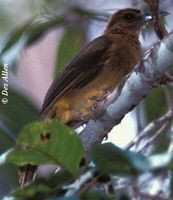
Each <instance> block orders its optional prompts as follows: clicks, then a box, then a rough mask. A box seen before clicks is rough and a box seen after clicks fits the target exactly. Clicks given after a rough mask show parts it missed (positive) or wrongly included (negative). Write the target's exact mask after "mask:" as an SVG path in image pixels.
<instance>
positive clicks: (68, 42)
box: [55, 26, 85, 74]
mask: <svg viewBox="0 0 173 200" xmlns="http://www.w3.org/2000/svg"><path fill="white" fill-rule="evenodd" d="M84 42H85V34H84V31H83V30H82V28H80V27H77V26H74V27H71V28H68V29H67V30H66V32H65V33H64V35H63V38H62V40H61V43H60V45H59V46H58V49H57V59H56V64H55V74H57V73H58V72H60V71H61V70H62V69H63V68H64V67H65V66H66V65H67V64H68V63H69V62H70V61H71V60H72V58H73V57H74V56H75V55H76V53H77V52H78V51H79V49H80V48H81V47H82V45H83V44H84Z"/></svg>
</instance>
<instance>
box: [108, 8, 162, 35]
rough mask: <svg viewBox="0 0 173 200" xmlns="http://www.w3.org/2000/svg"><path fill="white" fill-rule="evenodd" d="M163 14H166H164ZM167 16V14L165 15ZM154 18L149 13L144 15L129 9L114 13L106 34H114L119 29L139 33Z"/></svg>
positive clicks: (139, 11)
mask: <svg viewBox="0 0 173 200" xmlns="http://www.w3.org/2000/svg"><path fill="white" fill-rule="evenodd" d="M163 13H166V12H162V15H163ZM165 15H166V14H165ZM152 19H153V18H152V16H151V15H150V14H148V13H142V11H141V10H138V9H133V8H127V9H124V10H119V11H118V12H116V13H114V14H113V15H112V17H111V19H110V22H109V23H108V26H107V28H106V31H105V32H106V33H114V32H116V31H117V30H118V29H123V30H125V31H128V32H132V33H138V32H139V31H140V30H141V29H142V27H143V26H144V25H145V24H146V22H148V21H151V20H152Z"/></svg>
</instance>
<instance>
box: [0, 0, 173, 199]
mask: <svg viewBox="0 0 173 200" xmlns="http://www.w3.org/2000/svg"><path fill="white" fill-rule="evenodd" d="M127 7H135V8H140V9H143V10H144V11H148V7H147V5H146V4H144V3H143V1H142V0H140V1H139V0H133V1H130V0H126V1H118V0H99V1H98V0H95V1H94V0H85V1H84V0H69V1H68V0H66V1H65V0H64V1H63V0H54V1H53V0H37V1H34V0H25V1H21V0H1V1H0V44H1V45H0V50H1V51H2V50H4V49H3V48H4V47H5V46H8V48H7V50H6V51H5V53H4V54H3V55H2V54H1V67H2V65H3V63H7V64H8V66H9V96H8V99H9V102H8V104H7V105H3V104H0V153H1V154H2V153H3V152H5V151H6V150H8V149H9V148H11V147H13V145H14V142H15V138H16V136H17V134H18V132H19V131H20V129H21V128H22V127H23V126H24V125H25V124H27V123H29V122H32V121H35V120H37V115H38V112H39V109H40V107H41V105H42V102H43V98H44V96H45V94H46V91H47V89H48V88H49V86H50V84H51V82H52V80H53V79H54V77H55V75H56V74H57V73H58V72H59V71H61V70H62V69H63V67H65V66H66V65H67V63H68V62H69V61H70V60H71V58H72V57H73V56H74V55H75V54H76V52H77V51H78V50H79V49H80V48H81V47H82V46H83V45H84V44H85V43H87V42H88V41H90V40H92V39H93V38H95V37H97V36H99V35H101V34H102V32H103V31H104V28H105V26H106V23H107V22H106V21H105V18H104V17H103V16H107V15H110V14H111V13H113V12H114V11H115V10H118V9H121V8H127ZM160 9H161V10H164V11H168V12H170V16H167V17H166V18H165V19H164V20H165V24H166V27H167V29H168V31H170V30H172V29H173V23H172V17H173V4H172V1H171V0H165V1H161V3H160ZM95 14H99V15H100V16H101V17H100V18H99V19H98V18H97V19H96V17H95ZM31 19H33V20H35V21H36V22H35V26H29V25H28V26H26V25H27V24H29V22H30V21H31ZM54 19H58V20H59V19H61V20H60V21H59V22H57V23H56V25H51V26H43V25H42V24H44V23H46V22H50V21H53V20H54ZM62 19H66V21H63V20H62ZM24 26H26V27H25V30H26V28H28V29H27V31H28V32H27V34H24V33H22V34H20V33H21V31H20V28H21V27H24ZM14 29H15V30H17V34H16V32H14ZM14 33H15V34H14ZM43 33H44V34H43ZM13 35H15V36H13ZM19 36H20V37H19ZM10 38H11V39H12V40H11V45H7V41H9V39H10ZM140 40H141V43H142V45H143V47H144V49H147V48H149V47H150V46H151V45H152V44H153V43H155V42H156V41H157V40H158V39H157V37H156V35H155V33H154V32H153V28H152V25H151V24H150V25H148V26H147V28H146V29H145V31H143V33H142V34H141V36H140ZM26 41H27V42H26ZM0 83H1V85H0V86H1V87H2V80H1V82H0ZM171 93H172V88H168V87H162V88H158V89H154V90H153V91H152V93H151V94H150V95H149V96H148V97H147V98H146V99H145V100H144V102H141V104H140V105H139V106H138V107H137V108H136V109H135V111H133V112H132V113H130V114H128V115H127V116H126V117H125V118H124V119H123V121H122V123H121V124H120V125H118V126H116V128H115V129H114V130H113V131H112V133H111V134H110V136H109V138H108V141H109V140H111V141H112V142H115V143H116V144H117V145H119V146H123V147H124V146H125V145H126V144H127V143H128V142H129V141H130V139H131V138H132V136H134V135H135V134H136V133H138V132H139V131H140V130H141V129H142V128H143V127H145V125H146V124H148V123H149V122H151V121H152V120H153V119H155V118H157V117H159V116H161V115H162V114H163V113H164V112H165V111H166V110H167V107H168V103H170V98H171V97H170V94H171ZM168 96H169V97H168ZM168 101H169V102H168ZM169 128H170V127H169V126H168V127H166V129H169ZM163 131H166V130H165V129H164V130H163ZM115 132H116V134H115ZM167 140H169V136H168V135H164V138H163V137H162V136H160V138H159V139H158V141H157V143H156V144H155V147H153V148H152V149H149V150H150V151H163V150H164V149H165V147H166V145H167ZM16 185H17V174H16V169H15V167H14V166H11V165H7V164H6V165H5V166H3V167H1V168H0V197H1V196H4V194H7V193H8V192H9V191H10V190H11V189H12V188H14V187H16Z"/></svg>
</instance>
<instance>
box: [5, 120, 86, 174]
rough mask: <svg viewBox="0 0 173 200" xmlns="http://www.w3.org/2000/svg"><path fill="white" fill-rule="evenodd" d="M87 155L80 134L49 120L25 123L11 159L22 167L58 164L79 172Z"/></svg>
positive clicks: (72, 172) (10, 156) (70, 170)
mask: <svg viewBox="0 0 173 200" xmlns="http://www.w3.org/2000/svg"><path fill="white" fill-rule="evenodd" d="M23 149H25V150H23ZM83 157H84V149H83V146H82V143H81V141H80V138H79V136H78V135H77V134H76V133H75V132H73V131H72V130H69V129H68V128H67V127H66V126H65V125H64V124H61V123H59V122H56V121H54V120H52V121H51V120H48V121H46V122H35V123H33V124H29V125H27V126H25V127H24V128H23V129H22V131H21V132H20V134H19V137H18V140H17V144H16V149H15V150H14V151H13V152H12V153H11V154H10V155H9V157H8V160H9V161H10V162H12V163H14V164H16V165H20V166H23V165H26V164H32V165H40V164H58V165H60V166H61V167H64V168H65V169H66V170H67V171H69V172H70V173H71V174H73V175H76V174H77V173H78V171H79V165H80V162H81V160H82V158H83Z"/></svg>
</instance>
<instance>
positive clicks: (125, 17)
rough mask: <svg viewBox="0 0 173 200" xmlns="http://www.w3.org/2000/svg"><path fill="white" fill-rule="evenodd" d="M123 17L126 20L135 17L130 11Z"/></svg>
mask: <svg viewBox="0 0 173 200" xmlns="http://www.w3.org/2000/svg"><path fill="white" fill-rule="evenodd" d="M124 19H125V20H127V21H131V20H134V19H135V15H134V14H132V13H127V14H125V15H124Z"/></svg>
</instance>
